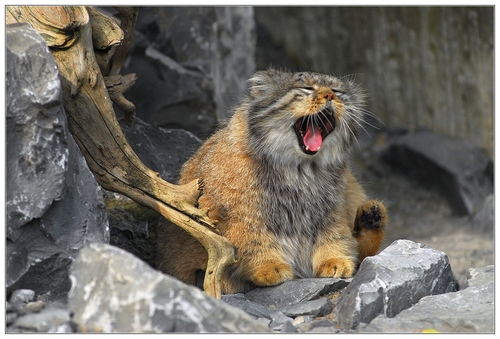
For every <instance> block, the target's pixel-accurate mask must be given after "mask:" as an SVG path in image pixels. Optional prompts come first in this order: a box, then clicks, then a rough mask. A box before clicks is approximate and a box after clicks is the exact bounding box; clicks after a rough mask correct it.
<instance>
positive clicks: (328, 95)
mask: <svg viewBox="0 0 500 339" xmlns="http://www.w3.org/2000/svg"><path fill="white" fill-rule="evenodd" d="M323 97H324V98H325V99H326V100H328V101H332V100H333V99H335V94H334V93H333V92H332V91H325V92H324V93H323Z"/></svg>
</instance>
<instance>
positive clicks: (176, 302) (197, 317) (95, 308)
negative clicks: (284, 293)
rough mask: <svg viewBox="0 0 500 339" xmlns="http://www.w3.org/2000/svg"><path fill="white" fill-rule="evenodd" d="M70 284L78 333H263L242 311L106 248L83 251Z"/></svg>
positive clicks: (103, 246)
mask: <svg viewBox="0 0 500 339" xmlns="http://www.w3.org/2000/svg"><path fill="white" fill-rule="evenodd" d="M71 280H72V282H73V285H72V288H71V291H70V293H69V294H68V307H69V309H70V310H71V312H72V313H73V321H74V322H75V323H76V324H77V325H78V326H79V328H80V330H82V331H92V332H94V331H98V332H107V333H110V332H113V333H126V332H267V331H268V329H267V327H266V326H264V325H262V324H261V323H259V322H257V321H255V320H253V319H252V318H251V317H250V316H249V315H247V314H246V313H244V312H243V311H240V310H238V309H236V308H234V307H231V306H229V305H227V304H225V303H224V302H222V301H220V300H216V299H214V298H211V297H209V296H207V295H206V294H205V293H203V292H202V291H200V290H199V289H198V288H196V287H193V286H188V285H186V284H184V283H181V282H180V281H178V280H177V279H175V278H173V277H170V276H167V275H164V274H162V273H160V272H159V271H156V270H154V269H152V268H151V267H150V266H148V265H147V264H145V263H144V262H143V261H141V260H139V259H138V258H137V257H135V256H133V255H132V254H130V253H128V252H126V251H124V250H122V249H119V248H117V247H114V246H111V245H107V244H91V245H89V246H88V247H86V248H84V249H82V250H81V251H80V253H79V255H78V257H77V259H76V260H75V262H74V264H73V266H72V268H71Z"/></svg>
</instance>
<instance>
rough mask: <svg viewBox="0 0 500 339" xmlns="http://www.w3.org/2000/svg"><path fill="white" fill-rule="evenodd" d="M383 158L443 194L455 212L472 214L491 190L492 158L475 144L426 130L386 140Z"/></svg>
mask: <svg viewBox="0 0 500 339" xmlns="http://www.w3.org/2000/svg"><path fill="white" fill-rule="evenodd" d="M383 159H384V160H385V161H386V162H387V163H388V164H390V165H391V166H393V167H394V168H396V169H397V170H400V171H401V172H403V173H405V174H406V175H408V176H409V177H411V178H413V179H415V180H418V182H419V183H421V184H422V185H423V186H424V187H427V188H430V189H434V190H436V191H437V192H439V193H440V194H442V195H443V197H445V198H446V199H447V200H448V202H449V204H450V206H451V208H452V210H453V211H454V212H455V213H457V214H458V215H472V214H473V213H474V212H475V211H476V210H477V209H478V208H479V207H480V206H481V204H482V203H483V201H484V199H485V198H486V197H487V196H488V195H489V194H491V193H493V162H492V161H491V160H490V159H489V158H488V156H487V155H486V154H485V153H484V152H482V151H481V150H480V149H479V147H477V146H475V145H473V144H472V143H470V142H468V141H466V140H463V139H458V138H452V137H446V136H443V135H439V134H435V133H432V132H428V131H419V132H415V133H407V134H404V135H402V136H399V137H396V138H394V139H393V140H391V141H390V144H389V146H388V148H387V150H386V151H385V152H384V154H383Z"/></svg>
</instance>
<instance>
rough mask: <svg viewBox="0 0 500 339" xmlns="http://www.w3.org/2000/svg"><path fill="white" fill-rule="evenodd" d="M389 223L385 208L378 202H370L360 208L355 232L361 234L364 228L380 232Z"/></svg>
mask: <svg viewBox="0 0 500 339" xmlns="http://www.w3.org/2000/svg"><path fill="white" fill-rule="evenodd" d="M386 221H387V211H386V209H385V206H384V205H383V204H382V203H381V202H380V201H376V200H369V201H367V202H366V203H365V204H364V205H363V206H360V207H359V208H358V211H357V213H356V220H355V224H354V231H355V232H356V233H359V232H360V231H361V230H362V229H363V228H364V229H367V230H379V229H381V228H383V227H384V226H385V224H386Z"/></svg>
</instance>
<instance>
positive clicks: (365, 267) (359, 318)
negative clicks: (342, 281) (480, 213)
mask: <svg viewBox="0 0 500 339" xmlns="http://www.w3.org/2000/svg"><path fill="white" fill-rule="evenodd" d="M456 286H457V283H456V280H455V277H454V275H453V272H452V270H451V266H450V263H449V261H448V257H447V256H446V254H444V253H443V252H441V251H437V250H434V249H432V248H430V247H428V246H426V245H423V244H417V243H414V242H412V241H410V240H397V241H395V242H394V243H392V244H391V245H390V246H389V247H387V248H386V249H385V250H384V251H382V252H381V253H379V254H378V255H376V256H373V257H367V258H366V259H365V260H363V262H362V263H361V265H360V267H359V270H358V272H357V273H356V275H355V276H354V278H353V281H352V282H351V284H349V286H347V287H346V288H345V289H344V291H343V292H342V294H341V296H340V297H339V299H338V302H337V305H336V315H337V321H338V323H339V325H340V327H341V328H343V329H355V328H356V327H357V326H358V325H359V324H361V323H365V324H367V323H370V322H371V321H372V320H373V319H374V318H375V317H377V316H378V315H380V314H384V315H385V316H387V317H389V318H392V317H395V316H396V315H397V314H399V313H400V312H401V311H402V310H404V309H407V308H409V307H411V306H413V305H414V304H416V303H417V302H418V301H419V300H420V299H421V298H423V297H425V296H429V295H435V294H442V293H448V292H453V291H455V290H456Z"/></svg>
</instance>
